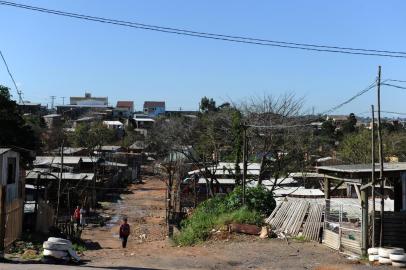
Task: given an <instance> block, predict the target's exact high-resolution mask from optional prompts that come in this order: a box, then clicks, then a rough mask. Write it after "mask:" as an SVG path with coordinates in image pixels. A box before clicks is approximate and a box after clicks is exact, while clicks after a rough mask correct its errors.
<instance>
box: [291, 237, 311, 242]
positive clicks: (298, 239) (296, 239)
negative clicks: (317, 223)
mask: <svg viewBox="0 0 406 270" xmlns="http://www.w3.org/2000/svg"><path fill="white" fill-rule="evenodd" d="M293 239H294V240H295V241H297V242H309V239H307V238H306V236H304V235H299V236H296V237H294V238H293Z"/></svg>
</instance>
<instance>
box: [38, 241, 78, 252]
mask: <svg viewBox="0 0 406 270" xmlns="http://www.w3.org/2000/svg"><path fill="white" fill-rule="evenodd" d="M42 247H43V248H44V249H49V250H58V251H68V250H69V249H70V248H72V245H68V244H63V243H54V242H49V241H45V242H44V244H42Z"/></svg>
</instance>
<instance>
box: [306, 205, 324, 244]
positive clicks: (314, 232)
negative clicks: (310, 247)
mask: <svg viewBox="0 0 406 270" xmlns="http://www.w3.org/2000/svg"><path fill="white" fill-rule="evenodd" d="M323 214H324V205H322V204H316V203H314V204H311V205H310V209H309V215H308V216H307V219H306V221H305V223H304V225H303V236H304V237H306V239H308V240H313V241H319V235H320V230H321V228H323V222H322V220H323Z"/></svg>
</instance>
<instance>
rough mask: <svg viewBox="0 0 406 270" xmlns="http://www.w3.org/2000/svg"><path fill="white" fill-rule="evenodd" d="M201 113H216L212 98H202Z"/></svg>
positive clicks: (214, 102)
mask: <svg viewBox="0 0 406 270" xmlns="http://www.w3.org/2000/svg"><path fill="white" fill-rule="evenodd" d="M200 111H201V112H215V111H217V107H216V101H214V99H212V98H210V99H209V98H208V97H203V98H202V99H201V101H200Z"/></svg>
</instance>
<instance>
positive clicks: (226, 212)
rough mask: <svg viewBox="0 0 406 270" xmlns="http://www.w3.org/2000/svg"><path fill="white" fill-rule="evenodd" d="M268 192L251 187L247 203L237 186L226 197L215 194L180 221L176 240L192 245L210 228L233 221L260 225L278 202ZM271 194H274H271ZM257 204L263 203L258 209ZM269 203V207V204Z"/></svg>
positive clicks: (205, 236) (220, 226)
mask: <svg viewBox="0 0 406 270" xmlns="http://www.w3.org/2000/svg"><path fill="white" fill-rule="evenodd" d="M267 192H268V191H267V190H265V189H261V188H254V189H252V191H251V193H250V192H247V194H252V196H251V198H250V197H247V201H248V202H252V203H251V204H250V203H247V205H245V206H243V205H242V204H241V201H240V197H241V196H240V194H241V190H239V189H236V190H235V191H233V192H231V193H230V194H229V195H227V196H225V197H220V196H217V197H214V198H211V199H209V200H207V201H205V202H203V203H201V204H200V205H199V206H198V207H197V208H196V209H195V211H194V212H193V214H192V215H191V216H190V217H189V218H188V219H186V220H184V221H182V223H181V230H180V233H179V234H177V235H175V236H174V238H173V241H174V243H175V244H177V245H181V246H190V245H194V244H197V243H200V242H203V241H205V240H206V239H207V238H208V237H209V235H210V232H211V230H213V229H220V228H222V227H224V226H225V225H228V224H230V223H244V224H255V225H261V224H262V223H263V217H264V216H265V215H266V214H267V213H268V212H269V211H272V210H273V208H272V206H273V207H274V205H275V201H274V199H273V198H272V196H269V194H268V193H267ZM271 195H272V194H271ZM258 206H263V208H264V211H261V210H262V209H258ZM268 206H269V207H268Z"/></svg>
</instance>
